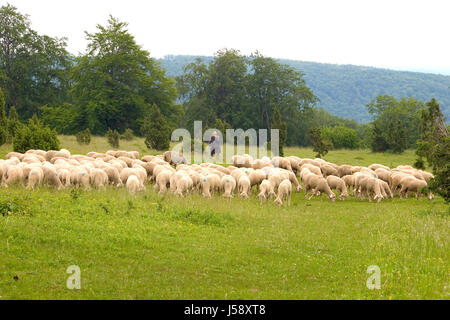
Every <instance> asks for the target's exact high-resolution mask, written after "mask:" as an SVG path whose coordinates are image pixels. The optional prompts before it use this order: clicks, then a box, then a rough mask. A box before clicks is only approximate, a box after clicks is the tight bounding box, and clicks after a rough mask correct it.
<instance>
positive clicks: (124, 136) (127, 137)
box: [120, 129, 134, 141]
mask: <svg viewBox="0 0 450 320" xmlns="http://www.w3.org/2000/svg"><path fill="white" fill-rule="evenodd" d="M120 138H121V139H123V140H126V141H131V140H133V139H134V134H133V130H131V129H126V130H125V132H124V133H123V134H122V135H121V136H120Z"/></svg>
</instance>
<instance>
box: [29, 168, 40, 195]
mask: <svg viewBox="0 0 450 320" xmlns="http://www.w3.org/2000/svg"><path fill="white" fill-rule="evenodd" d="M43 180H44V172H43V171H42V168H39V167H34V168H32V169H31V170H30V172H29V174H28V185H27V189H32V190H34V188H35V187H37V186H39V185H41V184H42V181H43Z"/></svg>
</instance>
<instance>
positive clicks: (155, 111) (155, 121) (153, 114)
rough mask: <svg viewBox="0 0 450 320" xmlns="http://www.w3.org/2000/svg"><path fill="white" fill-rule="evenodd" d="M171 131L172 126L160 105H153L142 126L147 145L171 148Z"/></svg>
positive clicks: (157, 147)
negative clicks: (161, 110)
mask: <svg viewBox="0 0 450 320" xmlns="http://www.w3.org/2000/svg"><path fill="white" fill-rule="evenodd" d="M170 132H171V130H170V127H169V125H168V124H167V121H166V119H165V118H164V116H163V115H162V114H161V112H160V111H159V108H158V106H157V105H153V107H152V109H151V111H150V113H149V114H148V116H147V117H146V118H145V120H144V122H143V124H142V127H141V133H142V135H143V136H144V137H145V145H146V146H147V148H149V149H156V150H167V149H169V146H170Z"/></svg>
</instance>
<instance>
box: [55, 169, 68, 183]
mask: <svg viewBox="0 0 450 320" xmlns="http://www.w3.org/2000/svg"><path fill="white" fill-rule="evenodd" d="M56 173H58V177H59V180H60V181H61V184H62V185H63V186H64V187H69V186H70V170H69V169H56Z"/></svg>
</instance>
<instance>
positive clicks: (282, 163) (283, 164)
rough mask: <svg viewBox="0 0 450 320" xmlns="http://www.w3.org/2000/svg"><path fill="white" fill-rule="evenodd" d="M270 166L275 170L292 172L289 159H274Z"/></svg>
mask: <svg viewBox="0 0 450 320" xmlns="http://www.w3.org/2000/svg"><path fill="white" fill-rule="evenodd" d="M272 165H273V166H274V167H275V168H283V169H285V170H288V171H292V167H291V162H290V161H289V159H286V158H283V157H274V158H273V159H272Z"/></svg>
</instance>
